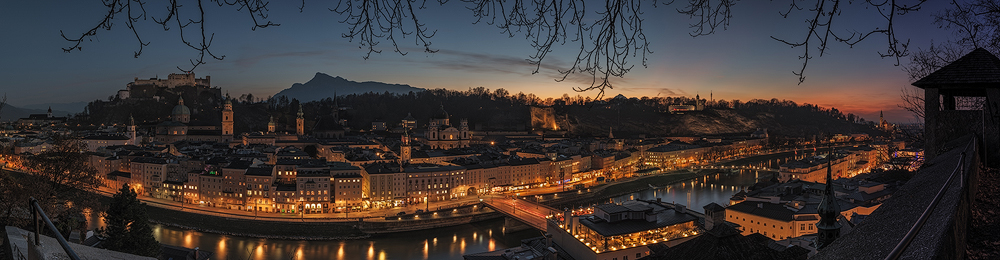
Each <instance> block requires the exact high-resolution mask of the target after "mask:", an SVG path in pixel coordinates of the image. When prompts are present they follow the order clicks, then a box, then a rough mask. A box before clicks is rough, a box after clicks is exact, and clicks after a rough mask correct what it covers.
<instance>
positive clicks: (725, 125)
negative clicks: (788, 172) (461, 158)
mask: <svg viewBox="0 0 1000 260" xmlns="http://www.w3.org/2000/svg"><path fill="white" fill-rule="evenodd" d="M213 94H214V93H213ZM213 94H207V95H206V93H201V94H193V93H190V94H189V93H185V94H184V97H185V102H186V104H189V106H192V104H194V105H193V106H192V111H193V114H196V115H195V116H194V117H198V118H203V119H204V120H206V121H211V120H213V119H215V120H216V121H217V119H218V114H219V111H218V109H219V108H220V107H221V102H222V100H221V99H219V97H218V96H216V95H213ZM192 99H193V100H192ZM168 100H176V98H173V99H168ZM98 103H100V104H91V105H90V106H88V107H89V108H90V111H89V112H90V114H89V115H87V116H83V117H79V118H78V120H82V121H84V123H95V124H99V123H102V122H105V123H107V122H110V121H106V120H111V121H116V122H124V120H125V119H127V118H128V116H129V114H133V115H135V116H136V120H137V121H139V122H143V121H145V122H146V124H155V121H156V120H165V117H166V116H167V115H169V113H170V108H172V107H173V105H175V104H174V103H173V102H164V101H160V102H154V101H147V102H134V101H129V102H121V101H112V102H103V101H102V102H98ZM300 103H301V104H302V107H303V110H304V114H305V116H304V117H305V119H306V124H305V125H306V132H307V133H309V132H311V131H312V129H311V128H312V126H313V125H314V124H315V122H316V120H317V119H318V118H320V117H321V116H324V115H329V114H331V113H333V111H334V108H335V104H336V107H338V108H339V109H338V110H337V111H339V112H338V115H339V117H340V118H342V119H346V120H347V126H349V127H350V129H352V130H370V129H371V128H372V122H373V121H377V120H380V121H384V122H386V123H387V125H388V126H389V127H390V128H391V127H394V126H398V124H399V122H400V121H401V120H402V119H403V118H404V117H406V116H407V114H408V113H409V114H412V116H413V117H414V118H415V119H417V123H418V128H421V129H423V128H425V127H426V125H427V123H428V119H429V118H430V117H431V116H432V115H434V114H435V113H437V111H439V110H440V109H441V107H442V105H443V106H444V109H445V110H446V111H447V112H448V113H449V115H450V116H451V120H452V124H455V125H457V124H458V122H459V120H460V119H462V118H467V119H468V120H469V124H470V126H471V127H472V128H473V130H477V129H478V130H513V131H527V130H537V129H539V128H542V127H549V128H550V129H551V128H552V127H550V126H545V125H542V124H539V123H538V122H537V121H538V120H537V118H536V122H535V125H532V107H535V108H536V109H535V110H536V112H538V111H544V112H545V113H548V114H547V118H550V120H551V121H550V122H552V123H554V124H555V125H557V127H558V130H566V131H568V132H569V133H570V134H572V135H578V136H607V135H608V130H609V129H613V130H614V134H615V136H619V137H625V136H632V135H636V134H647V135H653V136H691V135H711V134H732V133H747V132H753V131H754V130H756V129H757V128H767V129H768V131H769V132H770V133H772V134H778V135H786V136H793V137H809V136H812V135H830V134H836V133H842V134H850V133H869V134H875V133H877V132H876V131H874V130H873V129H872V127H871V125H872V124H871V122H867V121H863V120H862V119H860V118H857V117H856V116H855V115H853V114H846V115H845V114H843V113H842V112H840V111H838V110H836V109H834V108H830V109H828V108H822V107H818V106H816V105H812V104H797V103H795V102H792V101H788V100H777V99H770V100H764V99H754V100H750V101H747V102H741V101H739V100H719V101H715V102H708V104H707V108H706V109H705V110H704V111H695V112H687V113H685V114H671V113H668V112H666V111H667V108H668V107H669V106H670V105H674V104H694V99H693V98H687V97H654V98H649V97H642V98H625V97H623V96H620V95H619V96H617V97H615V98H610V99H604V100H599V101H594V100H591V99H590V98H589V97H583V96H579V95H578V96H575V97H570V96H568V95H564V96H563V97H562V98H559V99H555V98H547V99H542V98H539V97H537V96H535V95H533V94H524V93H517V94H512V93H509V92H507V91H506V90H504V89H497V90H488V89H485V88H474V89H469V90H467V91H454V90H445V89H432V90H426V91H419V92H409V93H406V94H393V93H385V92H382V93H371V92H369V93H364V94H350V95H341V96H338V97H337V98H336V99H334V98H333V97H325V98H322V99H319V100H318V101H312V102H299V101H298V100H297V99H290V98H288V97H286V96H277V97H274V98H271V99H267V100H257V99H254V98H237V99H236V100H235V101H234V110H235V115H234V116H235V124H236V125H235V128H236V129H235V130H236V132H237V133H243V132H256V131H265V130H266V129H267V123H268V121H269V120H270V118H272V117H273V118H274V119H275V121H276V123H277V130H278V131H289V132H293V131H294V128H293V127H294V125H295V124H294V122H295V116H296V112H297V111H298V107H299V104H300ZM539 108H540V109H539ZM140 111H141V112H140ZM195 111H196V112H195ZM536 116H537V113H536ZM546 120H549V119H546ZM111 123H114V122H111Z"/></svg>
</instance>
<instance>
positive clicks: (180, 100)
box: [177, 97, 184, 105]
mask: <svg viewBox="0 0 1000 260" xmlns="http://www.w3.org/2000/svg"><path fill="white" fill-rule="evenodd" d="M177 104H178V105H184V97H180V98H179V99H177Z"/></svg>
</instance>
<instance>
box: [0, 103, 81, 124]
mask: <svg viewBox="0 0 1000 260" xmlns="http://www.w3.org/2000/svg"><path fill="white" fill-rule="evenodd" d="M80 111H83V109H80ZM47 112H48V109H28V108H20V107H15V106H11V105H4V106H3V108H2V109H0V121H3V122H10V121H17V119H18V118H23V117H28V115H30V114H45V113H47ZM69 114H70V113H69V112H66V111H62V110H52V116H55V117H61V116H67V115H69Z"/></svg>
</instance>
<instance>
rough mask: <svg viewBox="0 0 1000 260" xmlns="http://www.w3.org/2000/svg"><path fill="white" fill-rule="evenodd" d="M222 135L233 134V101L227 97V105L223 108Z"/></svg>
mask: <svg viewBox="0 0 1000 260" xmlns="http://www.w3.org/2000/svg"><path fill="white" fill-rule="evenodd" d="M222 135H224V136H232V135H233V101H231V100H229V99H226V104H225V107H224V108H223V109H222Z"/></svg>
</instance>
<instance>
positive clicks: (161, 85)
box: [118, 72, 218, 100]
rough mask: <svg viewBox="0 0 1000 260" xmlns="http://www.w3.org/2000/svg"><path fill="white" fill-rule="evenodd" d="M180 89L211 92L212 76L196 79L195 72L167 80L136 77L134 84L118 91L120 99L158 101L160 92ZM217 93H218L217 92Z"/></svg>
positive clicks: (173, 76)
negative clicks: (191, 88) (188, 88)
mask: <svg viewBox="0 0 1000 260" xmlns="http://www.w3.org/2000/svg"><path fill="white" fill-rule="evenodd" d="M178 87H193V88H195V89H196V90H197V91H198V92H202V91H209V90H211V89H212V76H205V78H200V79H199V78H196V77H195V75H194V72H191V73H183V74H174V73H171V74H170V75H167V78H166V79H160V78H149V79H139V78H138V77H136V78H135V79H134V80H132V82H130V83H128V85H126V87H125V89H122V90H118V98H119V99H148V98H151V99H156V100H159V99H160V98H161V97H162V96H161V95H158V94H161V93H158V92H159V90H161V89H165V90H168V91H169V92H175V91H171V90H173V89H175V88H178ZM216 89H218V88H216ZM216 92H217V91H216Z"/></svg>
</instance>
